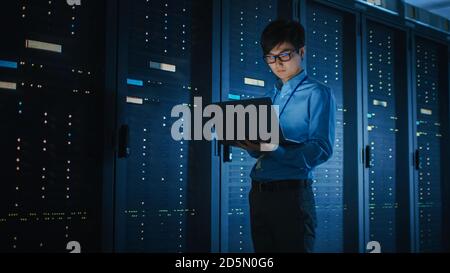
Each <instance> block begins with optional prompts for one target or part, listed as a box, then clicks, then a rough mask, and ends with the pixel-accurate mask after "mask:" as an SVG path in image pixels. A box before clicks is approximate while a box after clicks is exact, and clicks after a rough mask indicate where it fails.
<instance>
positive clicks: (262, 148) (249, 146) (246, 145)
mask: <svg viewBox="0 0 450 273" xmlns="http://www.w3.org/2000/svg"><path fill="white" fill-rule="evenodd" d="M237 146H238V147H239V148H242V149H245V150H247V151H250V152H270V151H273V150H275V149H276V148H277V147H278V145H275V144H272V143H261V144H255V143H252V142H250V141H248V140H244V141H238V142H237Z"/></svg>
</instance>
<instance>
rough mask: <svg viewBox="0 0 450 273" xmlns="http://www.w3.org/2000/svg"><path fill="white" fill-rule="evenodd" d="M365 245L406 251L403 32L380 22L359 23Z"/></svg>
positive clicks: (406, 168)
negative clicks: (361, 36) (362, 34)
mask: <svg viewBox="0 0 450 273" xmlns="http://www.w3.org/2000/svg"><path fill="white" fill-rule="evenodd" d="M363 31H364V32H365V39H364V42H363V43H364V44H363V60H364V67H363V69H364V71H365V74H364V77H365V78H364V79H363V82H364V88H365V101H364V103H365V105H364V106H365V108H366V110H365V111H364V113H363V115H365V120H366V121H367V130H366V132H365V134H366V147H365V149H364V157H365V158H364V159H365V166H366V170H367V172H366V180H365V183H364V185H365V202H366V203H365V205H366V209H365V213H366V215H365V219H366V234H365V236H366V243H367V242H368V241H377V242H379V243H380V244H381V251H382V252H396V251H407V250H408V249H409V239H408V238H409V237H408V234H409V220H408V219H409V218H408V215H409V210H408V200H409V197H408V195H409V194H408V193H409V191H408V188H409V176H408V173H409V172H408V169H409V167H410V166H409V160H408V154H409V147H408V141H407V140H408V127H407V124H408V121H407V120H408V119H407V117H408V110H407V105H408V100H407V97H408V96H407V93H406V92H407V87H406V80H407V72H406V70H405V67H406V62H405V61H406V58H405V57H406V53H405V52H406V51H405V50H404V49H405V40H406V36H405V33H404V32H403V31H401V30H397V29H395V28H393V27H389V26H386V25H383V24H381V23H378V22H375V21H371V20H365V21H364V25H363Z"/></svg>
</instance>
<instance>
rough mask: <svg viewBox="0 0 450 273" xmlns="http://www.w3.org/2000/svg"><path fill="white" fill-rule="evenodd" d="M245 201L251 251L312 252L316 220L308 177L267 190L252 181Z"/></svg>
mask: <svg viewBox="0 0 450 273" xmlns="http://www.w3.org/2000/svg"><path fill="white" fill-rule="evenodd" d="M278 182H282V181H274V182H270V183H278ZM249 202H250V222H251V231H252V239H253V246H254V248H255V252H257V253H261V252H313V249H314V240H315V229H316V225H317V224H316V223H317V220H316V209H315V201H314V194H313V192H312V187H311V181H309V183H307V185H304V186H300V187H295V188H281V189H278V188H274V189H270V190H267V189H266V190H264V189H261V188H255V184H254V183H253V186H252V189H251V190H250V193H249Z"/></svg>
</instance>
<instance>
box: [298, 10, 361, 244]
mask: <svg viewBox="0 0 450 273" xmlns="http://www.w3.org/2000/svg"><path fill="white" fill-rule="evenodd" d="M303 14H306V18H304V21H305V22H306V24H305V27H306V34H307V37H306V49H307V51H306V56H307V58H306V59H307V69H308V70H307V71H308V75H309V76H310V77H312V78H315V79H317V80H319V81H321V82H323V83H324V84H326V85H327V86H329V87H330V88H332V90H333V93H334V96H335V99H336V104H337V112H336V123H337V124H336V139H335V147H334V154H333V157H332V158H331V159H330V160H329V161H328V162H327V163H325V164H323V165H321V166H319V167H317V168H316V169H315V170H314V171H313V176H314V184H313V189H314V195H315V198H316V212H317V222H318V224H317V231H316V233H317V234H316V246H315V251H317V252H343V251H344V250H346V251H358V250H357V241H358V235H357V234H358V229H357V228H358V223H357V221H358V220H357V219H358V215H357V213H358V209H357V206H358V202H357V196H358V191H357V189H358V156H357V155H358V149H357V147H358V145H356V144H357V143H358V138H357V135H358V133H357V126H356V104H357V99H356V98H357V93H356V92H357V88H356V72H355V69H356V55H355V52H356V48H355V46H356V42H355V37H356V31H357V28H355V16H354V15H352V14H349V13H346V12H344V11H341V10H339V9H336V8H334V7H327V6H325V5H322V4H319V3H317V2H314V1H308V2H307V6H306V12H304V13H303ZM346 136H348V139H347V137H346ZM344 151H345V152H344ZM345 162H346V163H345ZM344 170H345V171H344ZM344 186H345V187H346V190H347V195H346V194H345V193H346V191H344ZM350 189H352V190H350ZM350 211H351V213H350ZM346 229H347V230H353V232H352V234H350V235H349V236H346V234H348V233H346ZM345 244H347V245H349V246H348V247H347V246H345Z"/></svg>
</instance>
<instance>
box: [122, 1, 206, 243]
mask: <svg viewBox="0 0 450 273" xmlns="http://www.w3.org/2000/svg"><path fill="white" fill-rule="evenodd" d="M119 10H120V14H119V18H120V23H119V35H118V36H119V39H118V40H119V49H118V52H119V53H118V54H119V55H118V56H119V60H118V67H119V68H118V69H119V72H118V75H119V76H118V86H119V90H118V94H119V95H118V100H119V102H118V107H119V109H118V134H119V154H118V156H119V158H118V164H117V166H118V167H117V181H116V203H115V204H116V211H115V219H116V223H115V240H116V241H115V245H116V250H117V251H127V252H188V251H190V252H192V251H202V252H207V251H209V249H210V216H211V215H210V206H209V204H210V176H209V175H208V173H209V172H210V166H209V164H210V155H211V154H210V148H209V143H208V144H207V145H206V147H205V144H204V143H203V142H192V141H188V140H181V141H176V140H174V139H173V138H172V134H171V127H172V125H173V124H174V122H175V121H176V120H178V118H184V119H188V116H183V117H181V115H180V116H178V115H179V114H178V113H176V115H177V116H176V117H171V111H172V108H173V107H174V106H176V105H185V106H188V108H189V110H191V109H194V108H195V107H198V108H201V105H194V103H193V97H194V96H203V98H204V99H205V101H204V104H206V103H208V102H209V100H210V98H209V97H210V94H209V91H208V90H209V87H210V86H211V82H210V81H211V80H210V79H211V72H210V71H211V63H210V62H211V50H210V45H211V38H210V35H211V30H210V29H209V28H210V25H211V24H210V23H209V20H210V18H211V14H212V12H211V3H210V1H190V0H185V1H146V0H133V1H119ZM181 131H183V132H186V134H187V131H188V130H187V128H183V129H182V130H181Z"/></svg>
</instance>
